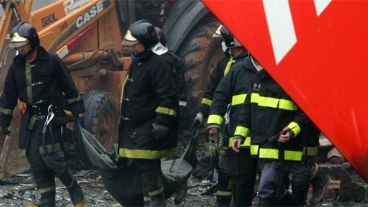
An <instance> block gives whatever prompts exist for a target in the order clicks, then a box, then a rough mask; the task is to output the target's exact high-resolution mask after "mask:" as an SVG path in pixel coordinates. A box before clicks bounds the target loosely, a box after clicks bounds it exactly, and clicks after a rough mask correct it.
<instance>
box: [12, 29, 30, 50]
mask: <svg viewBox="0 0 368 207" xmlns="http://www.w3.org/2000/svg"><path fill="white" fill-rule="evenodd" d="M28 43H29V41H28V40H27V38H24V37H22V36H20V35H19V34H18V33H17V32H16V33H14V35H13V37H12V38H11V39H10V43H9V47H10V48H17V47H22V46H24V45H26V44H28Z"/></svg>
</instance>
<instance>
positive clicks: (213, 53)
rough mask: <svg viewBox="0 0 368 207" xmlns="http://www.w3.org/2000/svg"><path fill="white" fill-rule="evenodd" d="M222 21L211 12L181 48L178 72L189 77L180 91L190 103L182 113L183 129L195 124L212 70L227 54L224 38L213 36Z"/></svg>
mask: <svg viewBox="0 0 368 207" xmlns="http://www.w3.org/2000/svg"><path fill="white" fill-rule="evenodd" d="M219 25H220V23H219V22H218V20H217V19H216V18H215V17H214V16H213V15H212V14H208V15H207V16H205V17H204V18H203V19H202V20H201V21H200V22H199V23H198V24H197V25H196V26H195V27H194V28H193V30H192V31H191V32H190V33H189V35H188V36H187V37H186V38H185V40H184V42H183V43H182V44H181V46H180V47H179V49H178V51H177V55H178V56H179V57H180V58H181V59H182V63H181V64H180V65H179V67H178V73H181V74H184V77H185V86H184V87H182V88H183V89H182V91H180V94H181V95H183V94H184V95H185V97H187V106H186V108H185V111H184V115H183V116H182V117H181V129H184V130H185V129H188V128H189V127H190V126H191V123H192V121H193V118H194V114H195V113H196V112H197V110H198V106H199V102H200V99H201V97H202V95H203V91H204V90H205V88H206V86H207V82H208V79H209V74H210V73H211V71H212V70H213V69H214V68H215V66H216V64H217V62H218V61H219V60H220V59H221V58H222V57H223V53H222V51H221V44H220V43H221V39H220V38H213V37H212V35H213V34H214V33H215V31H216V29H217V28H218V26H219Z"/></svg>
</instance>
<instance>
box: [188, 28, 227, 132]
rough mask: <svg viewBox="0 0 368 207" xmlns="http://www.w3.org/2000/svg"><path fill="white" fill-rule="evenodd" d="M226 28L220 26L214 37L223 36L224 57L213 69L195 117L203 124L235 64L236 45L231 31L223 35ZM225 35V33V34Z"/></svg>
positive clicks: (195, 119) (197, 121) (196, 121)
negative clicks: (214, 95)
mask: <svg viewBox="0 0 368 207" xmlns="http://www.w3.org/2000/svg"><path fill="white" fill-rule="evenodd" d="M222 28H224V27H223V26H222V25H220V26H219V27H218V29H217V30H216V32H215V34H214V35H213V37H221V38H222V39H223V42H222V44H221V46H222V50H223V52H224V57H223V58H222V59H221V60H220V61H219V62H218V63H217V65H216V68H215V69H214V70H213V71H212V73H211V75H210V79H209V81H208V83H207V88H206V90H205V92H204V94H203V97H202V100H201V105H200V106H199V111H198V112H197V113H196V116H195V118H194V123H195V124H201V125H202V124H203V121H204V119H205V118H207V117H208V114H209V110H210V107H211V105H212V101H213V100H212V97H213V93H214V92H215V90H216V88H217V86H218V84H219V83H220V81H221V80H222V79H223V78H224V76H225V75H226V74H227V73H228V72H229V70H230V67H231V65H232V64H233V58H232V57H231V55H230V48H231V47H232V46H234V38H233V36H232V35H230V33H229V34H228V36H223V35H222V33H221V29H222ZM224 35H225V34H224Z"/></svg>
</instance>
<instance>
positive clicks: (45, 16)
mask: <svg viewBox="0 0 368 207" xmlns="http://www.w3.org/2000/svg"><path fill="white" fill-rule="evenodd" d="M0 4H1V6H0V16H1V19H0V90H2V87H3V85H4V84H3V83H4V79H5V77H6V74H7V71H8V69H9V66H10V64H11V62H12V59H13V57H14V56H15V52H16V51H15V50H13V49H10V48H9V47H8V42H9V34H10V31H11V29H12V28H13V26H14V25H15V24H17V23H18V22H20V21H25V22H30V23H31V24H33V25H34V26H35V27H36V29H37V31H38V33H39V37H40V39H41V45H42V46H43V47H44V48H45V49H47V50H48V51H49V52H50V53H53V54H56V55H58V56H59V57H60V58H61V59H63V61H64V62H65V64H66V65H67V67H68V69H69V71H70V74H71V76H72V78H73V80H74V82H75V84H76V85H77V87H78V89H79V91H80V92H81V94H82V95H83V99H84V103H85V106H86V110H87V112H86V115H85V117H86V118H85V128H86V129H87V130H88V131H89V132H91V133H92V134H93V135H94V136H95V137H97V138H98V141H99V142H100V143H101V144H102V145H103V146H104V147H105V148H106V149H108V150H110V149H112V146H113V144H114V143H116V142H117V137H118V134H117V132H118V129H117V122H118V118H119V105H120V93H121V87H122V84H123V81H124V78H125V76H126V72H127V68H128V65H129V63H130V54H129V52H128V50H127V48H124V47H123V46H122V44H121V43H122V38H123V36H124V34H125V32H126V30H127V28H128V27H129V25H130V24H131V23H132V22H134V21H136V20H139V19H148V20H149V21H151V22H152V23H153V24H154V25H155V26H157V27H160V28H162V30H163V31H164V33H166V37H167V46H168V48H169V49H170V50H172V51H173V52H175V53H176V54H177V55H178V56H179V57H180V58H181V59H182V61H181V64H180V66H179V67H178V68H177V72H178V73H181V74H182V75H183V76H184V78H185V83H184V87H183V89H182V91H181V92H180V93H181V94H180V95H182V96H183V97H187V98H186V99H185V100H183V101H181V102H180V105H181V107H182V109H183V110H185V113H184V114H186V115H185V116H184V117H182V118H181V119H182V121H181V123H182V125H183V128H185V126H188V125H190V124H189V123H190V121H191V117H192V116H193V114H194V109H195V108H196V107H195V106H196V104H197V103H198V99H199V97H200V96H201V94H202V88H203V85H204V84H205V83H206V80H207V74H208V72H209V71H210V70H212V69H213V68H214V66H215V64H216V62H217V61H218V59H219V58H220V57H221V50H220V47H219V42H218V40H215V39H214V38H212V34H213V33H214V32H215V30H216V28H217V27H218V25H219V24H220V23H219V22H218V21H217V19H216V18H215V17H214V16H213V15H212V14H211V13H210V12H209V10H208V9H207V8H206V7H205V6H204V5H203V4H202V3H201V2H200V1H199V0H141V1H140V0H139V1H133V0H120V1H114V0H48V1H32V0H25V1H19V0H2V1H1V2H0ZM18 105H19V109H20V108H21V103H19V104H18ZM13 117H14V118H13V122H12V125H11V129H12V134H11V136H6V137H4V136H3V135H0V153H1V157H0V179H1V178H3V177H5V176H10V175H14V174H16V173H19V172H21V171H24V170H26V169H28V165H27V163H26V161H25V159H24V158H22V157H20V156H19V155H18V154H17V142H18V140H17V139H18V126H19V110H15V111H14V114H13ZM9 160H11V162H9Z"/></svg>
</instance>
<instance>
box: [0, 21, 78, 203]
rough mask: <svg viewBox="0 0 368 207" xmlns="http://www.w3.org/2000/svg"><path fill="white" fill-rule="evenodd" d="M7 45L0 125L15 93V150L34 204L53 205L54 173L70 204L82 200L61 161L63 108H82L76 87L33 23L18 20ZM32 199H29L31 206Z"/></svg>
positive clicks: (67, 140)
mask: <svg viewBox="0 0 368 207" xmlns="http://www.w3.org/2000/svg"><path fill="white" fill-rule="evenodd" d="M10 47H12V48H15V49H16V50H17V55H16V57H15V58H14V60H13V63H12V65H11V66H10V69H9V71H8V74H7V76H6V80H5V85H4V90H3V92H2V94H1V97H0V126H1V128H2V131H3V133H4V134H6V135H8V134H10V130H9V126H10V123H11V119H12V114H13V109H14V108H15V106H16V105H17V101H18V99H19V100H20V101H21V102H23V103H24V104H23V107H24V108H23V110H22V111H23V112H24V110H25V113H24V114H22V115H23V117H22V119H21V124H20V129H19V151H20V153H21V154H23V155H26V156H27V159H28V163H29V165H30V167H31V171H32V174H33V176H34V179H35V182H36V185H37V188H38V190H39V192H40V193H41V199H40V201H39V203H38V204H37V206H48V207H49V206H55V176H56V177H58V178H59V179H60V180H61V182H62V183H63V184H64V185H65V186H66V188H67V190H68V192H69V194H70V197H71V201H72V203H73V205H74V206H84V205H85V201H84V197H83V193H82V189H81V187H80V186H79V184H78V183H77V181H76V180H75V178H74V177H73V175H72V174H71V172H70V170H69V169H68V167H67V165H66V161H65V158H64V151H66V150H69V149H72V147H73V145H72V143H73V142H72V139H71V131H70V130H69V129H67V128H66V127H65V123H63V122H60V121H57V120H62V119H61V118H63V117H65V116H66V115H65V113H64V109H67V110H69V111H71V112H72V114H73V115H74V116H76V117H79V118H81V117H82V115H83V113H84V111H85V109H84V105H83V103H82V100H81V99H80V95H79V92H78V90H77V88H76V86H75V85H74V83H73V80H72V79H71V77H70V75H69V73H68V70H67V68H66V67H65V65H64V63H63V62H62V60H61V59H59V58H58V57H57V56H55V55H52V54H49V53H48V52H47V51H46V50H45V49H44V48H43V47H42V46H40V39H39V37H38V34H37V32H36V29H35V28H34V27H33V26H32V25H31V24H29V23H26V22H20V23H19V24H18V25H16V26H15V27H14V28H13V30H12V32H11V39H10ZM35 205H36V204H31V206H35Z"/></svg>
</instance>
